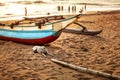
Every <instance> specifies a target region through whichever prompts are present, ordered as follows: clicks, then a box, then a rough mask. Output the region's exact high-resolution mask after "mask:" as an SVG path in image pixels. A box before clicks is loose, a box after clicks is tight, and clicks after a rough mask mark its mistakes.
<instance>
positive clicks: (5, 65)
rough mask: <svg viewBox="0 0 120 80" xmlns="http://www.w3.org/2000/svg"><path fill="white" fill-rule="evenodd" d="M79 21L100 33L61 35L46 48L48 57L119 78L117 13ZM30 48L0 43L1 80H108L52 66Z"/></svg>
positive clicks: (119, 21)
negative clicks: (49, 55)
mask: <svg viewBox="0 0 120 80" xmlns="http://www.w3.org/2000/svg"><path fill="white" fill-rule="evenodd" d="M78 21H79V22H80V23H81V24H83V25H84V26H87V27H88V28H89V29H101V28H103V32H102V33H100V34H99V35H97V36H87V35H79V34H74V33H65V32H63V33H62V34H61V36H60V37H59V38H58V39H57V40H56V41H54V42H52V43H51V44H50V45H46V48H47V49H48V51H49V53H50V54H52V55H54V56H55V57H56V58H57V59H59V60H62V61H65V62H68V63H71V64H74V65H77V66H83V67H86V68H89V69H94V70H98V71H102V72H106V73H110V74H114V75H118V76H120V54H119V53H120V11H110V12H98V14H94V15H90V14H88V15H84V16H82V17H80V18H79V19H78ZM74 26H76V25H74V24H72V25H71V26H70V27H74ZM77 28H78V26H77ZM33 46H34V45H25V44H20V43H15V42H12V41H3V40H0V80H110V79H109V78H105V77H101V76H96V75H91V74H87V73H83V72H78V71H75V70H72V69H69V68H66V67H64V66H60V65H58V64H55V63H53V62H51V61H50V60H49V59H48V58H44V57H43V56H42V55H41V54H37V53H34V52H33V51H32V47H33Z"/></svg>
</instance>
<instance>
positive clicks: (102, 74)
mask: <svg viewBox="0 0 120 80" xmlns="http://www.w3.org/2000/svg"><path fill="white" fill-rule="evenodd" d="M51 61H52V62H55V63H58V64H61V65H63V66H66V67H69V68H72V69H74V70H78V71H82V72H85V73H89V74H94V75H99V76H103V77H107V78H110V79H115V80H120V76H117V75H112V74H108V73H104V72H100V71H96V70H92V69H88V68H84V67H80V66H75V65H72V64H69V63H66V62H63V61H59V60H57V59H51Z"/></svg>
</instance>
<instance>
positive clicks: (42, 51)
mask: <svg viewBox="0 0 120 80" xmlns="http://www.w3.org/2000/svg"><path fill="white" fill-rule="evenodd" d="M32 50H33V52H34V53H40V54H42V55H43V56H44V57H46V56H47V55H48V50H47V48H46V47H45V46H34V47H33V48H32Z"/></svg>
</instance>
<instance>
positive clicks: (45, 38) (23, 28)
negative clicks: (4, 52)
mask: <svg viewBox="0 0 120 80" xmlns="http://www.w3.org/2000/svg"><path fill="white" fill-rule="evenodd" d="M78 16H79V15H76V16H72V17H69V18H67V19H64V18H63V17H62V18H60V19H57V18H59V16H58V17H49V18H48V19H45V18H44V20H43V18H42V21H40V20H41V19H38V20H37V22H38V23H37V22H34V21H35V20H34V18H25V20H30V21H31V22H27V23H26V21H23V20H22V21H23V22H22V21H19V24H18V23H12V24H4V22H1V23H0V39H1V40H9V41H14V42H19V43H24V44H47V43H50V42H53V41H55V40H56V39H57V38H58V37H59V36H60V34H61V32H62V30H63V29H64V28H65V27H66V26H68V25H69V24H70V23H71V22H73V21H74V20H76V19H77V17H78ZM53 18H54V19H55V20H54V19H53ZM56 20H57V21H56ZM41 22H42V23H41Z"/></svg>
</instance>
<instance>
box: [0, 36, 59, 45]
mask: <svg viewBox="0 0 120 80" xmlns="http://www.w3.org/2000/svg"><path fill="white" fill-rule="evenodd" d="M58 37H59V36H48V37H45V38H38V39H19V38H11V37H4V36H0V39H1V40H9V41H14V42H19V43H24V44H46V43H50V42H53V41H55V40H56V39H57V38H58Z"/></svg>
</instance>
